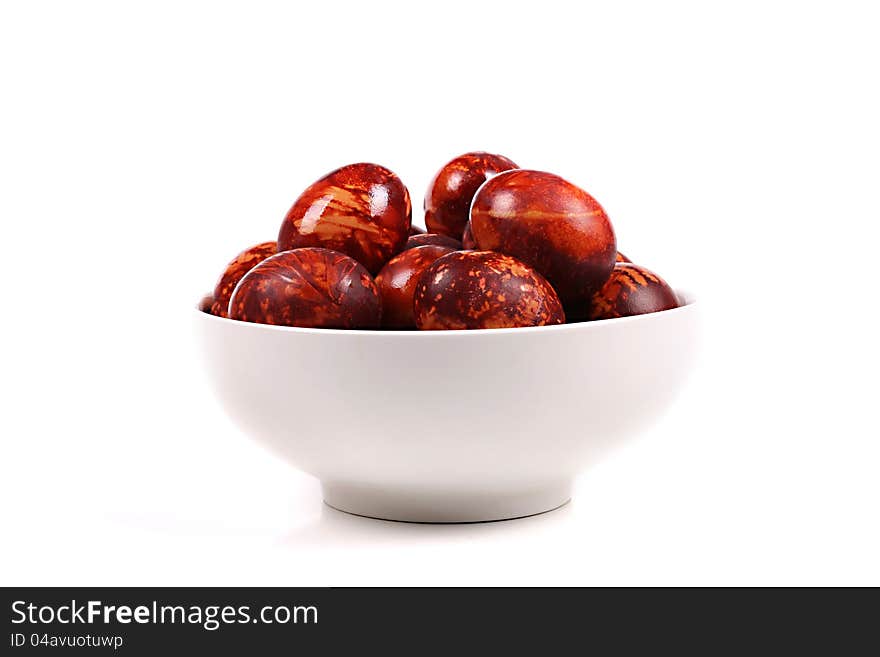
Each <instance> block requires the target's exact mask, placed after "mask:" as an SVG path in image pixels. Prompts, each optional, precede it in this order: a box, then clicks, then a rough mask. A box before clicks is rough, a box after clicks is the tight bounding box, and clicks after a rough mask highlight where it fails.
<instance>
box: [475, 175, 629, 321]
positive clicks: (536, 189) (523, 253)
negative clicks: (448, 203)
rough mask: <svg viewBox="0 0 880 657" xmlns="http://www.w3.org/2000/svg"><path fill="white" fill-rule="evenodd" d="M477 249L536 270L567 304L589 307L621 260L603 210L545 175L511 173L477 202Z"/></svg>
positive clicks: (572, 187)
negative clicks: (499, 255)
mask: <svg viewBox="0 0 880 657" xmlns="http://www.w3.org/2000/svg"><path fill="white" fill-rule="evenodd" d="M471 230H472V231H473V234H474V240H475V241H476V243H477V247H478V248H480V249H483V250H490V251H499V252H501V253H506V254H508V255H511V256H513V257H515V258H517V259H519V260H521V261H523V262H524V263H526V264H528V265H530V266H532V267H534V268H535V269H536V270H538V271H539V272H540V273H541V274H543V275H544V276H545V277H546V278H547V280H549V281H550V283H551V284H552V285H553V287H554V288H555V289H556V291H557V292H558V293H559V297H560V298H561V299H562V301H563V302H564V303H565V304H579V303H586V302H587V301H588V300H589V299H590V297H591V296H592V294H593V293H594V292H595V291H596V290H598V289H599V288H600V287H602V285H603V283H605V281H606V280H608V276H609V275H610V274H611V269H612V267H614V262H615V258H616V257H617V242H616V239H615V237H614V229H613V228H612V226H611V222H610V221H609V220H608V216H607V215H606V214H605V211H604V210H603V209H602V206H601V205H599V203H598V202H597V201H596V199H594V198H593V197H592V196H590V195H589V194H588V193H587V192H585V191H584V190H582V189H581V188H580V187H577V186H575V185H573V184H571V183H570V182H568V181H567V180H564V179H563V178H560V177H559V176H556V175H554V174H552V173H545V172H543V171H529V170H518V171H507V172H505V173H500V174H498V175H497V176H495V177H494V178H491V179H490V180H489V181H487V182H486V183H485V184H484V185H483V186H482V187H481V188H480V189H479V191H478V192H477V194H476V196H475V197H474V202H473V206H472V207H471Z"/></svg>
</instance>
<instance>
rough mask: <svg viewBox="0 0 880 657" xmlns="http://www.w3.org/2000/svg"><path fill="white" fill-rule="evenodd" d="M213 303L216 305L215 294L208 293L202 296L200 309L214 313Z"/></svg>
mask: <svg viewBox="0 0 880 657" xmlns="http://www.w3.org/2000/svg"><path fill="white" fill-rule="evenodd" d="M213 305H214V295H213V294H206V295H205V296H203V297H202V300H201V301H199V310H201V311H202V312H203V313H209V314H213V313H212V312H211V306H213Z"/></svg>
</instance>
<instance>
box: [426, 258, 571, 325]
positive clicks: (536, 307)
mask: <svg viewBox="0 0 880 657" xmlns="http://www.w3.org/2000/svg"><path fill="white" fill-rule="evenodd" d="M413 310H414V313H415V322H416V327H417V328H419V329H422V330H442V329H490V328H515V327H519V326H543V325H546V324H562V323H564V322H565V313H564V312H563V310H562V304H561V303H560V301H559V297H558V296H557V295H556V292H555V291H554V290H553V288H552V287H551V285H550V283H548V282H547V280H546V279H545V278H544V277H543V276H541V275H540V274H539V273H538V272H536V271H535V270H534V269H532V268H531V267H529V266H528V265H526V264H523V263H522V262H520V261H519V260H516V259H515V258H511V257H510V256H506V255H503V254H501V253H494V252H489V251H454V252H452V253H449V254H447V255H444V256H442V257H440V258H438V259H437V260H435V261H434V263H433V264H431V265H430V266H429V267H428V268H427V269H425V270H424V272H422V275H421V276H420V277H419V280H418V283H417V285H416V291H415V295H414V300H413Z"/></svg>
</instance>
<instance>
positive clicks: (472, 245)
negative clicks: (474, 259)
mask: <svg viewBox="0 0 880 657" xmlns="http://www.w3.org/2000/svg"><path fill="white" fill-rule="evenodd" d="M461 248H462V249H464V250H465V251H473V250H474V249H476V248H477V243H476V242H475V241H474V231H473V230H471V222H470V221H468V222H467V225H465V227H464V235H462V236H461Z"/></svg>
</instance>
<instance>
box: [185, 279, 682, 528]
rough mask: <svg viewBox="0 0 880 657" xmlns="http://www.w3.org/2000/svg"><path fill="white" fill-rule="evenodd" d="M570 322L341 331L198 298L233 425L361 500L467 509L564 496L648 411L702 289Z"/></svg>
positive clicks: (496, 508) (676, 381) (492, 509)
mask: <svg viewBox="0 0 880 657" xmlns="http://www.w3.org/2000/svg"><path fill="white" fill-rule="evenodd" d="M680 297H681V300H682V303H683V305H682V306H681V307H679V308H676V309H674V310H667V311H663V312H659V313H653V314H649V315H639V316H636V317H625V318H621V319H612V320H604V321H596V322H585V323H580V324H565V325H561V326H546V327H536V328H519V329H497V330H481V331H345V330H330V329H305V328H289V327H279V326H268V325H264V324H251V323H246V322H240V321H235V320H230V319H222V318H219V317H215V316H213V315H210V314H207V313H205V312H202V311H201V310H196V311H195V324H196V331H197V337H198V341H199V343H200V345H201V348H202V351H203V354H204V357H205V358H204V360H205V365H206V368H207V372H208V376H209V378H210V380H211V382H212V384H213V386H214V389H215V391H216V394H217V396H218V397H219V399H220V402H221V404H222V405H223V407H224V408H225V410H226V412H227V413H228V414H229V417H230V418H231V419H232V420H233V422H235V424H237V425H238V426H239V427H240V428H241V430H242V431H244V432H245V433H246V434H247V435H249V436H250V437H252V438H253V439H254V440H256V441H257V442H259V443H260V444H262V445H264V446H265V447H267V448H269V449H270V450H271V451H272V452H274V453H275V454H277V455H278V456H280V457H281V458H283V459H285V460H286V461H288V462H289V463H290V464H292V465H294V466H295V467H297V468H299V469H301V470H304V471H305V472H308V473H310V474H312V475H314V476H315V477H317V478H318V479H320V481H321V484H322V487H323V493H324V500H325V501H326V503H327V504H329V505H330V506H332V507H335V508H337V509H340V510H342V511H347V512H350V513H355V514H358V515H364V516H371V517H375V518H384V519H389V520H406V521H416V522H475V521H485V520H500V519H504V518H516V517H521V516H528V515H532V514H536V513H541V512H544V511H548V510H551V509H554V508H557V507H559V506H561V505H563V504H565V503H566V502H567V501H568V500H569V498H570V496H571V489H572V481H573V479H574V478H575V476H576V475H577V474H578V473H580V472H582V471H583V470H584V469H585V468H587V467H589V466H590V465H591V464H592V463H595V462H596V461H598V460H599V459H601V458H602V456H603V455H604V454H606V453H607V451H608V450H609V449H610V448H613V447H616V446H618V445H621V444H623V443H624V442H625V441H627V440H628V439H630V438H632V437H634V436H636V435H637V434H638V433H639V432H641V431H642V430H644V429H645V428H646V427H648V426H650V425H651V423H652V422H654V421H655V420H656V419H657V418H658V416H659V415H660V414H661V413H662V412H663V411H664V409H666V408H667V407H668V406H669V404H670V402H671V401H672V400H673V398H674V397H675V396H676V394H677V392H678V391H679V389H680V388H681V386H682V383H683V382H684V380H685V378H686V376H687V374H688V371H689V370H690V368H691V364H692V362H693V360H694V356H695V351H696V342H697V338H698V310H699V308H698V304H695V303H694V300H693V298H691V297H690V296H689V295H687V294H681V293H680Z"/></svg>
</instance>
